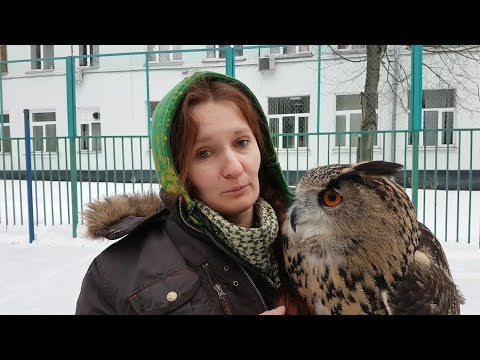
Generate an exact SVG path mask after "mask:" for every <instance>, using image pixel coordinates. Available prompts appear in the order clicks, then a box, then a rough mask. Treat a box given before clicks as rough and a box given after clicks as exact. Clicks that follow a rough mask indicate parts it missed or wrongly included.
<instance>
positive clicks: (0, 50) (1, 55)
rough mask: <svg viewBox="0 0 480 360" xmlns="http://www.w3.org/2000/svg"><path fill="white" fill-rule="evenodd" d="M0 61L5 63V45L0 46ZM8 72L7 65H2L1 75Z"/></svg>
mask: <svg viewBox="0 0 480 360" xmlns="http://www.w3.org/2000/svg"><path fill="white" fill-rule="evenodd" d="M0 60H2V61H7V60H8V58H7V45H0ZM7 72H8V64H7V63H5V64H3V63H2V73H7Z"/></svg>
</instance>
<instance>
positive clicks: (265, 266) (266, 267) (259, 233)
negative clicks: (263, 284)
mask: <svg viewBox="0 0 480 360" xmlns="http://www.w3.org/2000/svg"><path fill="white" fill-rule="evenodd" d="M196 201H198V208H199V209H200V211H201V212H202V214H203V215H204V216H205V217H206V220H207V226H208V228H209V229H210V230H212V231H213V232H214V233H215V235H217V237H218V238H219V239H220V240H222V241H223V242H224V243H225V244H227V246H228V247H230V248H231V249H232V250H233V251H234V252H236V253H237V254H238V255H240V256H241V257H242V258H243V259H245V260H247V261H248V262H249V263H250V264H251V265H253V266H254V267H255V268H256V269H258V270H260V271H261V272H262V273H264V274H265V275H266V276H267V278H268V280H269V281H270V283H271V284H272V285H273V286H275V287H276V288H279V287H280V278H279V275H278V264H277V261H276V260H275V257H274V255H273V249H272V244H273V242H274V240H275V238H276V237H277V233H278V219H277V216H276V214H275V211H274V210H273V208H272V207H271V206H270V204H269V203H268V202H266V201H265V200H263V199H261V198H259V199H258V200H257V202H256V203H255V206H254V208H255V211H256V214H257V217H258V219H259V220H260V226H259V227H256V228H246V227H242V226H237V225H235V224H232V223H231V222H229V221H227V220H225V219H224V218H223V217H222V216H221V215H220V214H218V213H217V212H216V211H214V210H212V209H211V208H210V207H208V206H207V205H205V204H204V203H203V202H201V201H199V200H196Z"/></svg>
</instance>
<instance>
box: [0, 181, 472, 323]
mask: <svg viewBox="0 0 480 360" xmlns="http://www.w3.org/2000/svg"><path fill="white" fill-rule="evenodd" d="M2 182H3V181H2ZM13 185H15V187H18V181H16V182H15V184H13ZM13 185H12V184H11V183H9V182H8V181H7V182H6V186H5V187H6V189H7V191H3V189H2V191H0V216H3V218H1V220H0V294H2V296H0V315H5V314H20V315H23V314H30V315H37V314H39V315H40V314H42V315H50V314H52V315H56V314H66V315H68V314H74V312H75V306H76V300H77V297H78V294H79V291H80V286H81V282H82V279H83V276H84V274H85V271H86V270H87V268H88V266H89V264H90V262H91V261H92V260H93V259H94V257H95V256H97V255H98V254H99V253H100V252H101V251H102V250H103V249H105V248H106V247H108V246H109V245H111V244H112V243H113V242H112V241H107V240H102V241H98V240H96V241H92V240H86V239H85V238H84V237H83V234H84V232H85V228H84V226H83V225H81V224H80V225H79V226H78V229H77V234H78V237H77V238H73V237H72V227H71V225H69V224H65V223H66V222H67V218H66V216H65V213H66V201H65V199H64V201H63V210H62V213H63V214H61V213H60V208H59V206H58V204H59V201H60V198H61V197H62V196H63V197H64V194H65V193H64V192H62V194H63V195H62V196H58V194H55V193H53V194H52V193H51V192H49V189H52V190H53V189H57V188H60V186H59V185H58V183H55V182H53V184H50V183H47V184H46V185H47V186H45V196H44V195H43V186H38V198H39V199H40V204H42V205H40V207H39V209H38V219H37V210H36V209H34V218H35V222H37V221H38V225H37V226H35V240H34V241H33V243H31V244H30V243H29V242H28V227H27V226H26V224H27V217H26V215H27V214H26V206H25V205H23V208H20V206H19V196H18V194H17V196H16V197H15V200H14V199H13V197H12V196H11V193H9V192H8V190H9V189H13ZM61 185H62V187H63V188H64V189H65V187H64V185H63V184H61ZM148 185H149V184H146V186H145V189H144V190H147V189H148ZM21 186H22V187H24V184H21ZM118 186H119V187H118V188H117V191H118V192H119V193H123V192H124V190H125V191H126V192H131V191H132V190H134V191H140V186H139V185H138V184H137V185H136V188H135V189H133V188H131V187H130V185H129V184H127V187H126V188H125V189H124V188H123V186H122V185H121V184H120V185H118ZM103 187H105V185H103ZM100 190H101V191H99V192H97V186H96V184H95V183H93V184H91V185H90V184H85V183H84V188H83V204H84V205H83V209H84V208H85V204H86V203H87V202H88V201H90V200H96V199H97V198H101V197H103V196H104V195H105V192H104V191H102V189H100ZM114 192H115V189H112V188H111V185H109V194H110V195H111V194H112V193H114ZM407 192H408V191H407ZM4 193H5V194H6V195H7V196H6V199H5V197H4ZM25 194H26V191H25V192H24V193H23V197H24V200H25V198H26V195H25ZM52 195H53V200H54V201H50V200H51V199H52ZM34 196H35V193H34ZM426 196H427V197H426V201H425V207H426V211H425V216H424V214H423V191H420V192H419V199H418V218H419V220H420V221H423V222H424V223H425V224H426V225H427V226H428V227H429V228H430V229H431V230H432V231H433V230H434V226H435V223H434V220H435V217H436V233H437V237H438V238H439V240H440V242H441V244H442V246H443V248H444V250H445V253H446V255H447V259H448V261H449V265H450V270H451V272H452V276H453V278H454V280H455V282H456V283H457V285H458V286H459V288H460V290H461V291H462V293H463V294H464V296H465V298H466V303H465V304H464V305H463V306H462V308H461V313H462V314H475V315H479V314H480V296H479V294H480V286H479V285H480V250H479V238H480V235H479V231H480V228H479V219H480V192H472V193H471V198H470V194H469V193H468V192H457V191H449V192H448V206H447V204H446V199H447V196H446V194H445V191H437V194H436V200H435V194H434V192H433V191H426ZM457 196H460V201H459V202H458V210H459V216H458V219H459V220H458V221H459V227H458V239H457V226H456V223H457V216H456V214H457V213H456V211H457ZM42 200H43V201H42ZM5 201H6V203H5ZM12 203H15V209H16V210H15V211H16V213H15V216H16V220H15V225H14V224H13V211H12V209H13V204H12ZM5 204H6V206H5ZM43 204H45V208H43ZM52 204H53V206H52ZM469 204H471V207H470V206H469ZM5 207H6V208H7V209H8V210H9V211H8V219H9V225H8V226H7V225H6V219H5V217H6V216H5V215H6V212H5ZM20 209H21V210H22V212H23V214H22V215H23V222H24V224H23V225H21V224H20V221H19V217H20V216H19V214H20ZM447 212H448V223H447V226H446V225H445V218H446V214H447ZM61 215H63V216H61ZM52 218H53V219H54V224H55V225H51V224H52ZM469 218H470V243H468V224H469V221H468V219H469ZM59 220H62V223H63V224H62V225H59V222H60V221H59ZM45 223H46V225H45ZM445 232H446V233H447V234H448V241H445ZM457 240H458V241H457Z"/></svg>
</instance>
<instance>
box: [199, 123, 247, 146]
mask: <svg viewBox="0 0 480 360" xmlns="http://www.w3.org/2000/svg"><path fill="white" fill-rule="evenodd" d="M251 132H252V130H251V129H250V128H249V127H246V128H241V129H237V130H235V131H233V132H232V134H233V135H234V136H240V135H246V134H247V133H249V134H250V133H251ZM217 139H218V134H208V135H201V136H199V137H198V138H197V140H196V141H195V143H196V144H200V143H204V142H208V141H210V140H217Z"/></svg>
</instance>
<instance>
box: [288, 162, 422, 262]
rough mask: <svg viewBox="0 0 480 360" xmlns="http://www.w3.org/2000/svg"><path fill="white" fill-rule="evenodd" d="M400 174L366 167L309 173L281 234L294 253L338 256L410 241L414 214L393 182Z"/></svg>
mask: <svg viewBox="0 0 480 360" xmlns="http://www.w3.org/2000/svg"><path fill="white" fill-rule="evenodd" d="M401 168H402V165H400V164H396V163H390V162H384V161H369V162H363V163H359V164H356V165H329V166H320V167H317V168H315V169H312V170H310V171H309V172H307V173H306V174H305V175H304V176H303V177H302V179H301V180H300V182H299V184H298V186H297V188H296V192H295V200H294V202H293V204H292V206H291V207H290V208H289V210H288V212H287V221H285V223H284V225H283V228H282V231H283V233H284V234H285V235H286V236H287V237H288V239H289V242H290V243H291V244H294V245H295V246H297V247H304V248H305V247H306V248H308V250H309V251H316V252H318V253H332V252H333V253H337V254H338V255H343V254H346V253H348V251H349V250H351V249H353V248H355V247H358V246H363V247H370V246H373V247H374V246H378V245H380V244H381V243H382V244H383V243H385V242H389V241H390V242H393V243H392V244H391V245H394V246H397V245H398V242H402V241H410V240H409V238H410V237H412V236H414V235H415V234H416V233H417V231H418V225H417V220H416V214H415V209H414V207H413V204H412V203H411V201H410V199H409V198H408V195H407V194H406V193H405V191H404V190H403V188H402V187H400V186H399V185H398V184H397V183H396V182H395V180H393V179H392V176H393V175H395V174H396V173H397V172H398V171H399V170H400V169H401ZM405 237H406V238H407V239H406V240H405V239H403V238H405Z"/></svg>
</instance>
